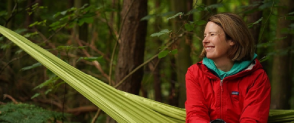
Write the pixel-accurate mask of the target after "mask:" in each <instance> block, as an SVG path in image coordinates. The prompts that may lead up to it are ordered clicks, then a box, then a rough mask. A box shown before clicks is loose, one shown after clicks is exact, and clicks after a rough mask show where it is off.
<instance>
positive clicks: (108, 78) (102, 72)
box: [76, 39, 112, 81]
mask: <svg viewBox="0 0 294 123" xmlns="http://www.w3.org/2000/svg"><path fill="white" fill-rule="evenodd" d="M76 40H77V42H78V44H79V46H83V45H82V43H81V41H80V40H79V39H76ZM82 51H83V52H84V54H85V55H86V56H87V57H91V55H90V54H89V53H88V52H87V51H86V50H85V49H82ZM92 63H93V65H94V66H95V67H96V68H97V69H98V70H99V71H100V72H101V74H102V75H103V76H104V77H105V78H106V79H107V80H111V79H110V77H109V76H108V75H107V74H106V73H105V72H104V71H103V69H102V68H101V65H100V63H99V62H98V61H93V62H92ZM111 81H112V80H111Z"/></svg>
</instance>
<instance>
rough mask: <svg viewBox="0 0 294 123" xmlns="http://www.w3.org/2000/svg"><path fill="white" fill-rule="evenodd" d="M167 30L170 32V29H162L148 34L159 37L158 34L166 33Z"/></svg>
mask: <svg viewBox="0 0 294 123" xmlns="http://www.w3.org/2000/svg"><path fill="white" fill-rule="evenodd" d="M169 32H171V30H168V29H163V30H161V31H160V32H156V33H153V34H151V35H150V36H151V37H155V36H157V37H159V36H161V35H163V34H168V33H169Z"/></svg>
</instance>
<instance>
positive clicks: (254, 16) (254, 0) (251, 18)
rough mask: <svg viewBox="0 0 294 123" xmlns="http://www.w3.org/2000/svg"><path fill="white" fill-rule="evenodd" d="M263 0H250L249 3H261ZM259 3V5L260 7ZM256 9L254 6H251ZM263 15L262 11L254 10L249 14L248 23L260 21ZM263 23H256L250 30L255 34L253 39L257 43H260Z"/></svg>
mask: <svg viewBox="0 0 294 123" xmlns="http://www.w3.org/2000/svg"><path fill="white" fill-rule="evenodd" d="M261 2H262V0H249V4H255V3H258V4H259V5H260V4H261ZM259 5H258V6H257V7H259ZM251 9H254V8H251ZM261 17H262V11H256V10H255V11H253V12H252V13H250V14H249V15H248V18H247V19H248V23H254V22H256V21H258V20H259V19H260V18H261ZM260 28H261V24H255V25H254V26H253V27H252V28H250V29H249V30H250V32H251V34H252V35H253V39H254V41H255V44H257V43H258V40H259V32H260Z"/></svg>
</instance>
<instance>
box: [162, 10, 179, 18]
mask: <svg viewBox="0 0 294 123" xmlns="http://www.w3.org/2000/svg"><path fill="white" fill-rule="evenodd" d="M175 13H176V12H173V11H170V12H166V13H161V14H159V15H158V16H161V17H165V16H170V15H173V14H175Z"/></svg>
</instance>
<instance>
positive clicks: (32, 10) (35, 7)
mask: <svg viewBox="0 0 294 123" xmlns="http://www.w3.org/2000/svg"><path fill="white" fill-rule="evenodd" d="M39 9H47V7H46V6H39V3H35V4H34V5H32V7H29V8H27V9H26V10H27V12H28V14H29V15H31V14H32V13H33V12H36V11H38V10H39Z"/></svg>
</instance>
